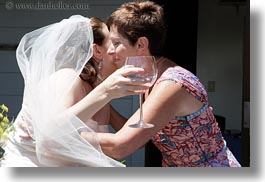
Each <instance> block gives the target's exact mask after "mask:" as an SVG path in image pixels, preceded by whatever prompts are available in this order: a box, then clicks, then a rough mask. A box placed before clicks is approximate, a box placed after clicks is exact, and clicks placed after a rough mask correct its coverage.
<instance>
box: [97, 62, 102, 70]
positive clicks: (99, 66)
mask: <svg viewBox="0 0 265 182" xmlns="http://www.w3.org/2000/svg"><path fill="white" fill-rule="evenodd" d="M101 68H102V63H101V62H99V64H98V69H99V70H101Z"/></svg>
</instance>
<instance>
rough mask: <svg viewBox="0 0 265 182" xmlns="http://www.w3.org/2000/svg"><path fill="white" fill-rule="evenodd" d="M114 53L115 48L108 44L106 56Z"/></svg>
mask: <svg viewBox="0 0 265 182" xmlns="http://www.w3.org/2000/svg"><path fill="white" fill-rule="evenodd" d="M114 53H115V48H114V45H113V44H110V46H109V48H108V54H114Z"/></svg>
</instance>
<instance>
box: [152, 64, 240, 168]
mask: <svg viewBox="0 0 265 182" xmlns="http://www.w3.org/2000/svg"><path fill="white" fill-rule="evenodd" d="M164 81H167V82H171V83H174V84H176V85H179V86H181V87H182V88H184V89H185V90H186V91H187V92H189V93H190V94H192V95H193V96H194V97H195V98H196V99H198V100H199V101H201V102H202V103H203V104H204V105H203V107H202V108H201V109H200V110H199V111H197V112H195V113H192V114H190V115H187V116H185V117H177V116H176V117H174V118H172V120H171V121H170V122H169V124H168V125H166V126H165V127H164V128H163V129H162V130H160V131H159V132H158V133H156V135H155V136H154V137H153V138H152V141H153V143H154V144H155V145H156V146H157V148H158V149H159V150H160V151H161V153H162V157H163V161H162V166H163V167H240V164H239V163H238V161H237V160H236V158H235V157H234V156H233V154H232V153H231V151H230V150H229V149H228V147H227V146H226V142H225V140H224V138H223V136H222V134H221V131H220V129H219V127H218V124H217V122H216V119H215V117H214V114H213V112H212V108H211V107H210V106H209V105H208V98H207V93H206V91H205V88H204V86H203V85H202V84H201V83H200V81H199V79H198V78H197V77H196V76H195V75H193V74H192V73H191V72H189V71H187V70H185V69H184V68H181V67H174V68H169V69H167V70H166V71H165V72H164V73H163V74H162V76H161V77H160V78H159V79H158V81H157V82H156V84H160V83H161V82H164Z"/></svg>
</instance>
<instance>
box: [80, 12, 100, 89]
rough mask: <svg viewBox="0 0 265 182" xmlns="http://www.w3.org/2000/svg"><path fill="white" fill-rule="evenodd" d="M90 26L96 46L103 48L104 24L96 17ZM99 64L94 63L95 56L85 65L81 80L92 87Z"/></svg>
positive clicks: (91, 20)
mask: <svg viewBox="0 0 265 182" xmlns="http://www.w3.org/2000/svg"><path fill="white" fill-rule="evenodd" d="M90 24H91V27H92V30H93V37H94V44H97V45H99V46H101V45H102V44H103V42H104V40H105V35H104V34H103V32H102V29H103V27H104V22H103V21H102V20H101V19H99V18H96V17H92V18H90ZM96 67H97V62H96V61H94V58H93V56H92V57H91V58H90V60H89V61H87V63H86V64H85V67H84V69H83V70H82V72H81V74H80V78H81V79H82V80H84V81H86V82H88V83H89V84H90V85H91V86H93V83H94V82H95V81H96V79H97V74H98V73H97V69H96Z"/></svg>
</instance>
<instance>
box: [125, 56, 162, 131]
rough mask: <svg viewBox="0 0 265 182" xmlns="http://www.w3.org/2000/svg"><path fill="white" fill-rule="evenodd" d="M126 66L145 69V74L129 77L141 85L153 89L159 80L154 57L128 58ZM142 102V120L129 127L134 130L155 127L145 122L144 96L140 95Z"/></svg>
mask: <svg viewBox="0 0 265 182" xmlns="http://www.w3.org/2000/svg"><path fill="white" fill-rule="evenodd" d="M125 65H133V66H135V67H139V68H143V69H144V72H143V73H141V74H137V75H129V76H128V77H129V78H130V79H132V81H133V82H137V83H140V84H145V85H147V86H148V87H151V86H152V85H153V84H154V83H155V81H156V78H157V67H156V60H155V57H154V56H130V57H127V58H126V62H125ZM139 100H140V119H139V121H138V122H137V123H135V124H131V125H129V126H130V127H132V128H151V127H153V126H154V125H153V124H149V123H145V122H144V120H143V108H142V101H143V94H139Z"/></svg>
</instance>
